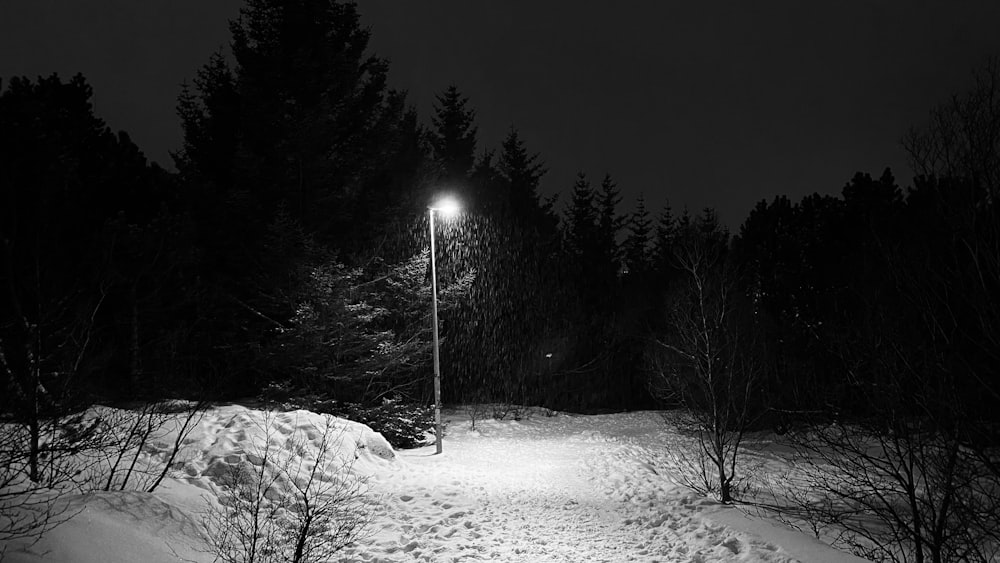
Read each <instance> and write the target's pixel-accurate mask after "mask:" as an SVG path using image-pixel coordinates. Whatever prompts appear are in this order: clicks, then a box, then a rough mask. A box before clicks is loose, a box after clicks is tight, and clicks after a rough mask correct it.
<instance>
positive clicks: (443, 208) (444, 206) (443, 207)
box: [427, 198, 459, 453]
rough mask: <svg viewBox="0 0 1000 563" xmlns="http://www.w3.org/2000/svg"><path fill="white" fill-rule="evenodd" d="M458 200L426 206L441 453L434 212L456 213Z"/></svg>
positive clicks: (437, 430) (436, 430)
mask: <svg viewBox="0 0 1000 563" xmlns="http://www.w3.org/2000/svg"><path fill="white" fill-rule="evenodd" d="M458 210H459V207H458V202H456V201H455V200H453V199H451V198H445V199H443V200H441V201H439V202H437V204H435V205H432V206H430V207H428V208H427V215H428V216H429V217H430V228H431V301H432V302H433V304H434V433H435V435H436V437H437V440H435V443H436V447H437V452H436V453H441V442H442V440H443V439H444V434H443V432H442V431H441V356H440V352H439V351H438V289H437V265H436V261H435V259H434V212H435V211H440V212H441V214H442V215H444V216H445V217H447V216H449V215H454V214H455V213H458Z"/></svg>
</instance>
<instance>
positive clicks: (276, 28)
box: [177, 0, 429, 392]
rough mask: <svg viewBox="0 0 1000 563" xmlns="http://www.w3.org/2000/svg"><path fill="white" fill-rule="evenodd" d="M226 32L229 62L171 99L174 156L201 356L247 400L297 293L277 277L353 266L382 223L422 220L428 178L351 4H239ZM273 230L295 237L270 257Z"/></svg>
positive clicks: (216, 61)
mask: <svg viewBox="0 0 1000 563" xmlns="http://www.w3.org/2000/svg"><path fill="white" fill-rule="evenodd" d="M230 31H231V33H232V42H231V45H232V55H233V57H232V60H233V61H234V64H233V65H232V66H231V67H230V65H229V64H228V63H227V62H226V59H225V57H223V56H222V55H221V54H220V55H215V56H213V57H212V58H211V59H210V61H209V63H208V64H207V65H206V66H205V67H204V68H203V69H202V70H201V72H199V74H198V77H197V78H196V80H195V81H194V84H193V86H189V87H188V88H186V89H185V90H184V92H182V94H181V97H180V99H179V103H178V112H179V114H180V116H181V120H182V126H183V131H184V149H183V151H182V152H181V153H180V154H179V155H178V156H177V159H178V167H179V169H180V170H181V171H182V174H183V178H184V181H185V184H186V187H187V189H188V190H190V193H191V198H190V199H191V201H192V202H193V216H194V220H195V223H196V225H197V229H198V231H199V241H198V242H199V245H200V247H201V253H200V255H201V256H202V261H201V264H200V265H199V266H200V268H199V269H200V271H199V274H200V275H199V276H198V278H197V279H198V285H199V288H198V290H197V294H198V295H200V296H202V297H201V298H202V299H203V300H204V302H203V303H202V304H201V306H200V307H199V310H200V311H201V313H200V315H201V316H202V322H199V323H198V325H197V326H199V327H200V330H202V331H203V332H204V334H202V335H201V337H200V338H201V340H202V341H204V343H205V345H204V348H203V350H202V352H203V354H204V355H205V356H206V357H214V358H213V360H212V362H213V364H214V365H216V366H218V368H217V369H218V370H219V371H220V372H221V373H219V374H218V375H217V376H216V377H215V378H214V379H215V380H216V381H227V380H228V381H230V382H232V383H233V384H234V385H240V386H243V385H246V386H248V387H249V388H250V389H244V390H243V391H242V392H246V391H247V390H252V389H253V387H254V386H255V385H256V384H257V383H260V382H261V381H263V380H262V379H260V378H259V377H258V376H261V377H268V375H267V374H266V373H263V367H264V366H265V365H266V364H265V363H263V362H260V361H258V360H259V359H260V358H261V357H262V356H266V355H267V353H268V352H267V350H266V349H265V348H266V347H267V346H268V345H271V344H273V342H275V334H277V333H281V332H282V331H284V330H287V329H288V328H289V327H290V324H289V323H290V322H291V321H292V320H293V319H294V318H295V314H296V312H295V303H296V298H295V296H296V295H305V294H306V292H308V291H309V287H308V279H307V278H303V277H301V276H298V277H297V276H292V275H290V274H289V273H290V272H296V271H302V270H303V268H305V265H306V264H310V261H311V260H312V257H314V256H316V255H321V254H323V253H324V252H325V253H329V254H336V255H337V256H338V257H339V258H340V259H341V260H343V261H344V262H347V263H348V264H351V263H352V262H353V261H357V260H361V259H362V257H360V256H358V255H359V254H361V253H362V250H360V249H362V248H365V247H367V245H368V242H369V241H372V240H380V239H384V238H385V237H381V236H379V235H381V234H382V233H383V232H387V230H388V229H389V228H391V227H390V226H389V225H388V223H389V221H388V220H389V219H391V218H392V217H391V216H390V215H388V214H393V215H396V216H403V214H402V213H400V212H399V211H405V210H406V209H408V208H413V207H417V206H419V211H422V210H423V208H424V206H425V205H426V202H419V201H418V198H416V197H415V195H416V194H417V193H419V190H420V189H421V188H422V186H425V185H427V184H429V181H428V180H429V178H427V177H426V174H425V172H426V170H425V162H424V148H423V146H422V144H423V141H422V139H421V133H420V130H419V127H418V125H417V120H416V115H415V113H413V112H412V111H411V110H409V109H408V108H407V106H406V102H405V97H404V95H403V94H401V93H397V92H392V91H390V90H389V89H388V88H387V87H386V74H387V69H388V66H387V63H386V62H385V61H384V60H383V59H380V58H378V57H376V56H374V55H371V54H370V53H369V52H368V44H369V37H370V31H369V30H368V29H367V28H364V27H362V26H361V23H360V16H359V14H358V11H357V6H356V4H355V3H353V2H341V1H337V0H324V1H320V2H314V1H307V0H292V1H287V2H286V1H278V0H248V2H247V5H246V6H245V7H244V8H243V9H242V10H241V14H240V17H239V19H237V20H235V21H233V22H231V23H230ZM415 190H417V191H415ZM276 222H279V223H282V224H284V223H287V224H288V225H289V227H288V228H287V229H284V232H288V233H296V232H301V236H296V237H291V238H288V240H287V241H286V242H288V244H287V245H285V246H283V247H282V249H283V250H282V251H281V252H273V251H272V250H273V248H274V246H273V245H274V244H275V241H274V240H273V236H272V235H273V234H274V233H273V226H274V225H275V224H276ZM396 230H397V231H399V232H403V231H404V229H396ZM335 245H336V247H337V248H335V247H334V246H335ZM317 246H318V248H316V247H317ZM412 252H413V249H412V248H403V249H398V250H397V251H395V252H394V254H395V255H394V256H393V257H392V258H393V259H399V258H401V257H403V256H406V255H409V254H412ZM269 343H271V344H269ZM206 369H209V368H206ZM230 390H231V391H234V392H239V390H236V389H230Z"/></svg>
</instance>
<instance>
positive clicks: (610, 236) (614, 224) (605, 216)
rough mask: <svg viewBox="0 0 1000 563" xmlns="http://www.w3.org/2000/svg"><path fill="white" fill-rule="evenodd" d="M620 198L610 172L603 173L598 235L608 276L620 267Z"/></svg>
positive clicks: (622, 218)
mask: <svg viewBox="0 0 1000 563" xmlns="http://www.w3.org/2000/svg"><path fill="white" fill-rule="evenodd" d="M621 200H622V196H621V192H620V191H619V190H618V185H617V184H616V183H615V181H614V180H612V179H611V174H605V175H604V179H603V180H601V191H600V194H599V196H598V210H599V215H598V232H599V235H598V236H599V237H600V252H601V258H602V261H603V262H604V264H603V267H604V269H605V272H606V273H605V275H606V276H607V277H609V278H613V277H614V276H616V275H617V273H618V271H619V269H620V267H621V251H620V248H619V246H618V234H619V233H620V232H621V230H622V226H623V225H624V223H625V218H624V217H622V216H621V215H619V214H618V204H619V203H621Z"/></svg>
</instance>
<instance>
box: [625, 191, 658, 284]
mask: <svg viewBox="0 0 1000 563" xmlns="http://www.w3.org/2000/svg"><path fill="white" fill-rule="evenodd" d="M627 227H628V235H627V236H626V238H625V244H624V246H625V263H626V266H627V268H628V271H629V273H630V274H633V275H635V274H638V275H642V274H645V273H646V272H648V271H649V269H650V266H651V264H650V262H651V261H650V256H649V244H650V235H651V234H652V221H651V220H650V218H649V212H648V211H647V210H646V200H645V198H644V197H643V196H642V194H639V197H638V199H637V201H636V205H635V211H634V212H633V213H632V215H631V216H630V217H629V220H628V225H627Z"/></svg>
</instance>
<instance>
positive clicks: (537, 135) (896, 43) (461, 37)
mask: <svg viewBox="0 0 1000 563" xmlns="http://www.w3.org/2000/svg"><path fill="white" fill-rule="evenodd" d="M240 4H241V2H239V1H237V0H92V1H88V2H81V1H79V0H0V77H4V78H7V77H9V76H11V75H27V76H29V77H36V76H38V75H47V74H50V73H51V72H53V71H56V72H59V73H60V75H63V76H64V77H66V78H68V77H69V76H70V75H72V74H73V73H76V72H82V73H84V74H85V75H86V76H87V78H88V79H89V81H90V83H91V84H92V85H93V87H94V90H95V92H96V101H97V113H98V115H100V116H101V117H103V118H104V119H105V120H106V121H107V122H108V123H109V125H111V127H112V128H115V129H125V130H127V131H128V132H129V133H130V134H131V135H132V136H133V138H134V139H135V141H136V142H137V143H138V144H139V146H140V147H141V148H142V149H143V150H144V151H145V152H146V154H147V156H149V157H150V158H151V159H152V160H155V161H157V162H159V163H161V164H163V165H165V166H168V167H169V166H171V164H172V163H171V161H170V158H169V156H168V151H169V150H174V149H176V148H177V147H179V145H180V127H179V123H178V120H177V119H176V117H175V114H174V105H175V99H176V96H177V93H178V91H179V85H180V83H181V82H182V81H184V80H189V79H190V78H191V77H193V76H194V73H195V72H196V70H197V68H198V67H199V66H200V65H201V64H203V63H204V62H205V61H206V60H207V58H208V56H209V54H210V53H211V52H212V51H214V50H217V49H218V48H220V47H222V46H224V45H226V44H227V43H228V31H227V26H226V21H227V19H229V18H231V17H234V16H235V15H236V14H237V11H238V7H239V6H240ZM359 6H360V10H361V12H362V15H363V18H364V21H365V22H366V23H367V24H368V25H371V26H372V28H373V31H374V37H373V41H372V47H373V50H374V52H375V53H376V54H378V55H381V56H385V57H388V58H389V59H390V60H391V61H392V67H391V71H390V83H391V84H392V85H393V86H394V87H397V88H402V89H406V90H408V91H409V93H410V100H411V103H413V104H414V105H416V106H417V108H418V109H419V111H420V113H421V116H422V117H423V118H424V120H425V121H428V120H429V116H430V113H431V104H432V101H433V94H434V93H436V92H440V91H442V90H443V89H445V88H446V87H447V86H448V85H449V84H452V83H454V84H455V85H457V86H458V87H459V88H460V90H462V91H463V93H465V94H466V95H468V96H469V98H470V102H471V103H472V105H473V106H474V107H475V108H476V110H477V112H478V124H479V127H480V145H481V146H480V150H481V149H482V148H485V147H491V148H492V147H496V146H498V145H499V141H500V139H501V138H502V137H503V135H504V134H505V133H506V131H507V129H508V128H509V127H510V126H511V125H514V126H516V127H517V128H518V129H519V130H520V131H521V133H522V135H523V137H524V138H525V140H526V141H527V143H528V148H529V150H532V151H537V152H540V153H541V154H542V158H543V159H544V160H545V162H546V164H547V165H548V168H549V173H548V175H547V176H546V177H545V178H544V180H543V192H544V193H546V194H549V193H553V192H556V191H561V192H563V194H564V195H563V201H564V202H565V201H566V200H567V199H568V193H569V189H570V187H571V186H572V184H573V181H574V178H575V174H576V172H577V171H578V170H583V171H586V172H587V173H588V174H589V176H590V177H591V178H592V180H594V181H595V183H596V182H599V180H600V178H601V177H602V176H603V175H604V173H605V172H610V173H611V174H612V175H613V176H614V177H615V178H616V180H617V181H618V183H619V186H620V187H621V188H622V192H623V195H624V196H625V201H624V205H623V210H625V209H630V208H631V206H632V203H633V202H634V198H635V196H636V195H637V194H639V193H640V192H642V193H644V194H645V195H646V199H647V206H648V207H649V208H650V209H651V210H652V211H656V210H658V209H659V208H660V207H661V206H662V205H663V204H664V203H665V202H666V200H667V198H669V200H670V202H671V203H672V204H673V205H674V208H675V209H679V208H680V207H682V206H684V205H687V206H688V207H689V208H690V209H691V210H692V211H696V210H698V209H700V208H701V207H704V206H706V205H713V206H716V207H717V208H718V209H719V211H720V213H721V215H722V219H723V220H724V221H725V222H726V223H727V224H729V225H730V226H733V227H735V226H737V225H738V224H739V223H740V222H741V221H742V220H743V219H744V217H745V216H746V214H747V213H748V212H749V210H750V208H751V207H752V206H753V204H754V203H755V202H756V201H758V200H760V199H761V198H767V199H771V198H772V197H773V196H774V195H777V194H788V195H790V196H792V197H793V198H796V199H797V198H798V197H800V196H802V195H805V194H808V193H812V192H814V191H819V192H821V193H839V190H840V188H841V187H842V186H843V184H844V183H845V182H846V181H847V180H848V179H849V178H850V176H851V175H852V174H853V173H854V172H855V171H857V170H863V171H868V172H871V173H872V174H873V175H878V174H879V173H881V170H882V169H883V168H884V167H885V166H891V167H892V168H893V170H894V171H896V175H897V179H898V180H899V181H900V183H901V184H903V185H907V184H909V182H910V172H909V170H908V169H907V168H906V161H905V155H904V154H903V152H902V150H901V149H900V147H899V143H898V140H899V138H900V136H901V135H902V134H903V133H904V132H905V131H906V130H907V129H908V128H909V127H910V126H911V125H914V124H919V123H921V122H922V120H923V119H924V118H925V117H926V115H927V112H928V110H929V109H930V108H931V107H932V106H933V105H935V104H936V103H938V102H940V101H942V100H944V99H945V98H947V96H949V95H950V94H951V93H954V92H958V91H961V90H963V89H964V87H965V86H966V85H967V84H968V80H969V73H970V71H971V69H972V68H973V67H974V66H976V65H978V64H981V63H982V62H983V61H984V60H985V58H986V57H987V56H988V55H997V54H1000V32H998V31H997V30H998V28H1000V2H998V1H996V0H975V1H974V0H962V1H945V0H942V1H937V2H924V1H919V0H885V1H878V0H864V1H861V0H858V1H853V0H849V1H842V0H837V1H824V2H804V1H801V0H782V1H763V2H745V1H731V2H638V1H625V2H618V3H610V2H607V1H602V2H596V1H590V0H585V1H580V0H575V1H572V2H569V1H562V2H556V1H549V2H546V1H540V0H506V1H502V2H501V1H494V2H486V1H469V0H446V1H445V0H433V1H432V0H427V1H422V2H416V1H412V0H409V1H407V0H362V1H361V2H359Z"/></svg>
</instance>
